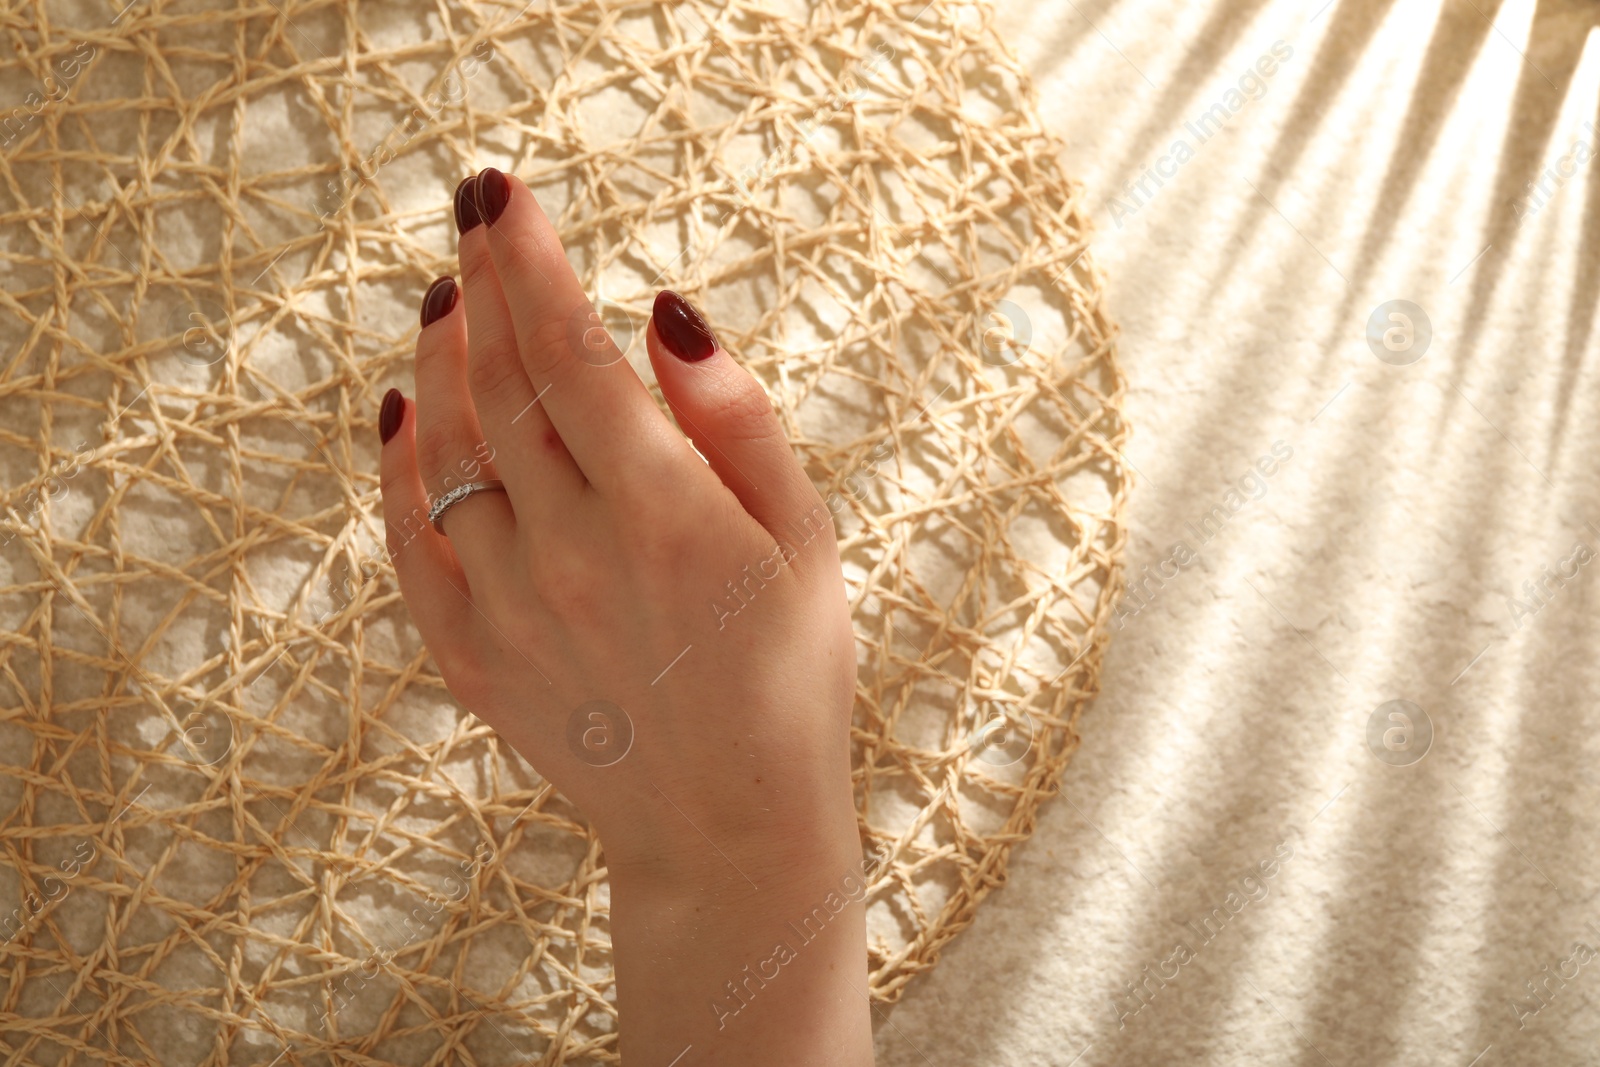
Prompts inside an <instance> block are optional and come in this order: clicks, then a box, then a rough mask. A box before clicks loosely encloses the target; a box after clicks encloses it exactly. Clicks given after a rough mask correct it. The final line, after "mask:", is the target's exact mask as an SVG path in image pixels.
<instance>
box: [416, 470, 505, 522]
mask: <svg viewBox="0 0 1600 1067" xmlns="http://www.w3.org/2000/svg"><path fill="white" fill-rule="evenodd" d="M485 489H497V490H499V491H500V492H502V493H503V492H505V491H506V483H505V482H502V481H501V480H500V479H499V478H490V479H488V480H487V481H482V482H468V483H467V484H466V485H458V486H456V487H455V488H454V489H452V490H450V491H449V492H448V493H445V494H444V495H443V496H441V497H439V499H437V500H435V501H434V502H433V506H432V507H430V508H429V509H428V522H429V523H430V524H431V525H432V526H433V529H434V532H435V533H440V534H442V533H444V527H443V526H441V525H439V521H440V520H441V519H443V518H444V513H445V512H447V511H449V510H450V509H451V508H453V507H455V506H456V505H457V504H459V503H461V502H462V501H463V500H465V499H467V497H469V496H471V495H472V494H473V493H481V492H483V491H484V490H485Z"/></svg>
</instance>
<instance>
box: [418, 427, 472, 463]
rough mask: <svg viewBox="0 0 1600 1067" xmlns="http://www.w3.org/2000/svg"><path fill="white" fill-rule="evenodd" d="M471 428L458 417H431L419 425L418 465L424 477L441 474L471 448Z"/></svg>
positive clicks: (464, 455)
mask: <svg viewBox="0 0 1600 1067" xmlns="http://www.w3.org/2000/svg"><path fill="white" fill-rule="evenodd" d="M472 436H473V434H472V431H471V429H470V427H468V425H467V423H466V420H465V419H463V418H461V417H459V416H454V417H448V418H436V419H430V420H429V421H428V423H427V425H425V426H419V427H417V467H418V468H419V469H420V470H421V471H422V474H423V477H424V478H428V477H435V478H436V477H438V476H439V475H440V474H442V473H443V472H444V471H447V470H451V469H453V468H454V466H455V464H456V463H457V462H458V461H460V460H461V459H462V458H464V457H466V456H467V455H469V454H470V453H471V451H472V445H471V441H472Z"/></svg>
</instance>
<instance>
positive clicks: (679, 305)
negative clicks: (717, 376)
mask: <svg viewBox="0 0 1600 1067" xmlns="http://www.w3.org/2000/svg"><path fill="white" fill-rule="evenodd" d="M650 317H651V319H652V320H653V321H654V322H655V324H656V336H657V337H659V338H661V343H662V344H664V345H666V346H667V351H668V352H671V353H672V354H673V355H675V356H677V357H678V358H679V359H681V360H683V361H684V362H685V363H698V362H700V361H701V360H702V359H705V358H706V357H708V356H710V355H711V353H713V352H715V351H716V350H717V335H716V334H714V333H712V332H711V327H709V326H707V325H706V320H705V319H703V318H701V317H700V312H698V311H696V310H695V309H694V307H693V306H692V305H691V304H690V303H689V301H687V300H685V299H684V298H683V297H681V296H679V295H678V294H677V293H674V292H673V291H672V290H671V289H663V290H661V292H659V293H657V294H656V303H655V308H654V309H653V310H652V311H651V314H650Z"/></svg>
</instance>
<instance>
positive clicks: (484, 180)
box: [477, 167, 511, 226]
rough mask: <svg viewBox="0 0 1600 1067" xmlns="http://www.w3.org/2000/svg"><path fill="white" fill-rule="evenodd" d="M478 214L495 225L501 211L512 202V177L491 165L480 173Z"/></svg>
mask: <svg viewBox="0 0 1600 1067" xmlns="http://www.w3.org/2000/svg"><path fill="white" fill-rule="evenodd" d="M477 199H478V214H479V215H481V216H483V221H484V222H487V223H488V224H489V225H491V226H493V225H494V223H495V220H496V219H498V218H499V217H500V213H501V212H502V211H504V210H505V209H506V205H507V204H509V203H511V179H510V178H507V177H506V176H505V175H504V174H502V173H501V172H500V171H497V170H495V169H494V168H493V167H489V168H487V169H485V170H484V171H483V173H481V174H479V175H478V195H477Z"/></svg>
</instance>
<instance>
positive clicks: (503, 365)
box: [467, 341, 527, 400]
mask: <svg viewBox="0 0 1600 1067" xmlns="http://www.w3.org/2000/svg"><path fill="white" fill-rule="evenodd" d="M518 379H521V380H522V381H524V382H525V381H526V380H527V375H526V374H524V373H523V370H522V363H521V361H520V359H519V357H518V356H517V350H516V348H515V346H513V345H508V344H505V343H503V342H498V341H492V342H490V343H489V344H486V345H485V346H484V347H483V350H482V351H481V352H474V353H473V354H472V358H471V359H470V360H469V361H468V363H467V384H468V387H469V388H471V390H472V395H473V396H475V397H479V398H481V400H490V399H494V400H503V399H505V394H506V390H508V389H510V388H512V387H514V386H516V385H517V384H518Z"/></svg>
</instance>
